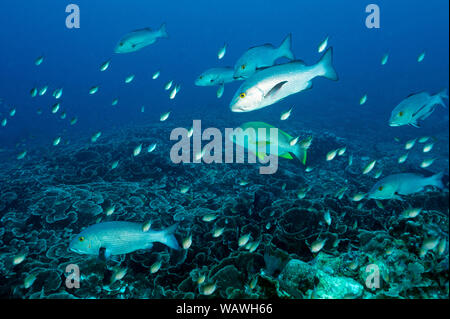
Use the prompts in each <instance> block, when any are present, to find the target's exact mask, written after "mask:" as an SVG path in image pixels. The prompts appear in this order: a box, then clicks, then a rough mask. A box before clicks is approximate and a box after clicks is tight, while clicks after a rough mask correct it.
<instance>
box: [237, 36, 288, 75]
mask: <svg viewBox="0 0 450 319" xmlns="http://www.w3.org/2000/svg"><path fill="white" fill-rule="evenodd" d="M291 43H292V35H291V34H288V35H287V36H286V38H284V40H283V42H282V43H281V45H280V46H279V47H278V48H276V47H275V46H273V45H272V44H270V43H267V44H264V45H260V46H254V47H251V48H249V49H248V50H247V51H245V52H244V54H242V56H241V57H240V58H239V59H238V60H237V62H236V64H235V65H234V77H235V78H248V77H250V76H251V75H253V74H254V73H255V72H256V71H257V70H258V69H261V68H264V67H270V66H272V65H274V64H275V61H277V60H278V59H280V58H283V57H284V58H287V59H289V60H294V53H293V52H292V50H291Z"/></svg>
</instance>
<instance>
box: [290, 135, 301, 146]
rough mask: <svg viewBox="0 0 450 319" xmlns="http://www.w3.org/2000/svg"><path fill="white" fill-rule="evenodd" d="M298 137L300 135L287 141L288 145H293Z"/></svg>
mask: <svg viewBox="0 0 450 319" xmlns="http://www.w3.org/2000/svg"><path fill="white" fill-rule="evenodd" d="M299 139H300V136H297V137H294V138H293V139H292V140H290V141H289V145H290V146H294V145H295V144H297V143H298V140H299Z"/></svg>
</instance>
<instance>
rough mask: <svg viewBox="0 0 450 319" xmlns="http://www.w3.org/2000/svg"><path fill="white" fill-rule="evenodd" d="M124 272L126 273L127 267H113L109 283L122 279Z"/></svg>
mask: <svg viewBox="0 0 450 319" xmlns="http://www.w3.org/2000/svg"><path fill="white" fill-rule="evenodd" d="M126 274H127V268H120V267H119V268H117V269H115V270H114V272H113V274H112V275H111V283H114V282H116V281H119V280H122V279H123V277H125V275H126Z"/></svg>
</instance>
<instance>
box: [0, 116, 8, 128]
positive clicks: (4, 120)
mask: <svg viewBox="0 0 450 319" xmlns="http://www.w3.org/2000/svg"><path fill="white" fill-rule="evenodd" d="M7 123H8V119H7V118H6V117H5V118H4V119H3V120H2V122H1V125H2V126H3V127H5V126H6V124H7Z"/></svg>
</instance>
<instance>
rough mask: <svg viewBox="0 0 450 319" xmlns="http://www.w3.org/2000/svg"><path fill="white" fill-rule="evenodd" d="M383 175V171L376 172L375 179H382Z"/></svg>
mask: <svg viewBox="0 0 450 319" xmlns="http://www.w3.org/2000/svg"><path fill="white" fill-rule="evenodd" d="M381 174H383V170H382V169H379V170H378V171H376V172H375V175H374V176H373V177H374V178H375V179H378V178H380V176H381Z"/></svg>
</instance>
